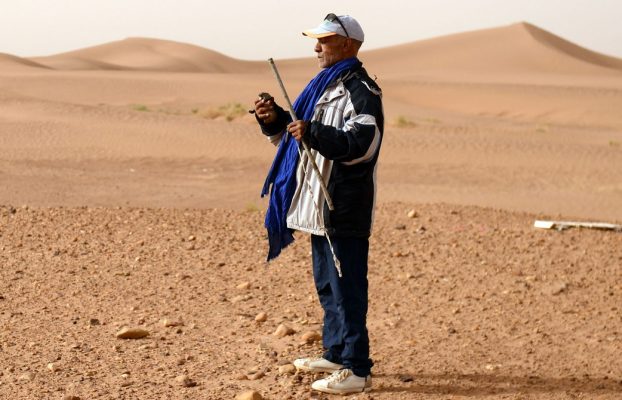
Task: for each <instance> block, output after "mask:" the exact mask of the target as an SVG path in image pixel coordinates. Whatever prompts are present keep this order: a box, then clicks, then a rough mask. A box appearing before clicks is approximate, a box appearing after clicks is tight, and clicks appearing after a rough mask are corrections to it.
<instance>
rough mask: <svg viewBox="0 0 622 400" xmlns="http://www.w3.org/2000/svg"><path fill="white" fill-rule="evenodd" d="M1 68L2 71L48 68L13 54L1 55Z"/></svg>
mask: <svg viewBox="0 0 622 400" xmlns="http://www.w3.org/2000/svg"><path fill="white" fill-rule="evenodd" d="M0 68H2V70H5V71H6V70H12V69H23V68H48V67H46V66H45V65H42V64H39V63H36V62H34V61H31V60H29V59H26V58H21V57H17V56H13V55H11V54H6V53H0Z"/></svg>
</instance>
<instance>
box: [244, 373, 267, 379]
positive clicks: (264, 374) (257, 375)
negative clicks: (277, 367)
mask: <svg viewBox="0 0 622 400" xmlns="http://www.w3.org/2000/svg"><path fill="white" fill-rule="evenodd" d="M264 376H266V373H265V372H263V371H259V372H255V373H254V374H252V375H250V376H249V377H248V379H249V380H251V381H256V380H258V379H261V378H263V377H264Z"/></svg>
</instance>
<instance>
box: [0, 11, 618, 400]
mask: <svg viewBox="0 0 622 400" xmlns="http://www.w3.org/2000/svg"><path fill="white" fill-rule="evenodd" d="M302 40H305V39H302ZM309 52H310V56H311V55H312V42H309ZM269 56H270V55H266V57H269ZM361 59H362V60H363V62H364V64H365V66H366V67H367V69H368V71H369V72H370V74H371V75H372V76H376V77H377V80H378V83H379V84H380V85H381V87H382V88H383V91H384V106H385V113H386V121H387V123H386V126H385V134H384V142H383V147H382V150H381V157H380V164H379V169H378V182H379V186H378V202H377V211H376V218H375V226H374V232H373V235H372V237H371V253H370V258H371V259H370V272H369V280H370V311H369V316H368V323H369V330H370V339H371V344H372V358H373V359H374V361H375V367H374V370H373V374H374V375H373V380H374V390H373V391H372V392H370V393H365V394H360V395H353V396H351V398H358V399H435V400H436V399H474V400H475V399H478V400H479V399H514V400H518V399H521V400H527V399H602V400H604V399H611V400H614V399H620V398H622V358H621V357H620V353H621V348H622V313H621V308H622V233H621V232H617V231H602V230H589V229H568V230H564V231H558V230H539V229H535V228H534V227H533V223H534V221H535V220H536V219H559V220H578V221H590V222H608V223H613V224H620V223H622V207H621V205H622V112H621V110H622V60H621V59H617V58H614V57H608V56H605V55H602V54H598V53H594V52H592V51H590V50H588V49H584V48H581V47H578V46H576V45H574V44H572V43H569V42H567V41H565V40H564V39H562V38H559V37H557V36H555V35H553V34H551V33H549V32H547V31H545V30H543V29H540V28H538V27H536V26H533V25H531V24H528V23H519V24H515V25H511V26H505V27H500V28H495V29H487V30H481V31H475V32H466V33H461V34H456V35H450V36H445V37H440V38H435V39H430V40H426V41H420V42H414V43H407V44H403V45H399V46H395V47H388V48H383V49H376V50H368V51H364V52H363V53H362V54H361ZM277 64H278V65H279V68H280V70H281V75H282V76H283V78H284V79H285V81H286V85H287V86H288V89H289V91H290V95H291V96H292V97H294V95H295V94H297V93H298V92H299V91H300V90H301V89H302V87H304V85H305V83H306V82H307V81H308V80H309V79H310V78H311V77H312V76H313V75H314V74H315V73H316V72H317V66H316V62H315V60H313V58H312V57H309V58H305V59H291V60H277ZM261 91H269V92H271V93H273V94H274V95H275V97H276V99H277V102H281V103H283V101H282V96H280V93H279V89H278V86H277V84H276V82H275V81H274V79H273V77H272V74H271V72H270V69H269V67H268V64H267V63H266V62H264V61H241V60H235V59H232V58H229V57H227V56H225V55H223V54H219V53H217V52H214V51H211V50H208V49H204V48H200V47H197V46H193V45H189V44H184V43H176V42H170V41H166V40H157V39H148V38H130V39H126V40H123V41H119V42H113V43H108V44H103V45H100V46H95V47H91V48H87V49H81V50H76V51H73V52H69V53H63V54H58V55H53V56H46V57H32V58H20V57H16V56H13V55H9V54H0V354H1V357H0V398H2V399H74V400H75V399H83V400H86V399H128V400H130V399H131V400H134V399H149V400H151V399H233V398H236V396H238V395H239V394H241V393H243V392H246V391H255V392H256V393H258V395H259V396H261V398H264V399H306V398H312V399H327V398H331V396H326V395H320V394H318V393H313V392H311V391H310V389H309V387H310V382H311V381H312V379H313V378H314V377H312V376H308V375H304V374H298V373H296V374H294V373H293V372H292V371H291V362H292V361H293V359H295V358H297V357H299V356H301V355H309V354H311V355H313V354H320V353H321V344H320V342H318V341H316V340H315V339H316V337H315V336H314V332H318V331H321V318H322V315H321V310H320V308H319V305H318V302H317V299H316V297H315V293H314V290H313V283H312V277H311V271H310V254H309V243H308V241H309V240H308V237H306V236H305V235H302V234H301V235H298V236H297V241H296V242H295V243H294V245H292V246H291V247H290V248H288V249H287V250H286V251H284V253H283V255H282V256H281V257H280V258H278V259H277V260H275V261H273V262H271V263H266V262H265V257H266V249H267V243H266V239H265V233H264V229H263V225H262V224H263V216H264V210H265V208H266V204H267V203H266V200H265V199H261V198H260V197H259V191H260V189H261V186H262V184H263V179H264V177H265V174H266V172H267V170H268V168H269V165H270V162H271V160H272V157H273V155H274V147H272V146H271V145H270V144H269V143H268V142H267V141H266V139H265V138H264V137H263V136H262V135H261V134H260V133H259V131H258V128H257V126H256V124H255V121H254V117H253V116H251V115H249V114H248V113H247V112H246V110H247V109H248V108H249V107H250V106H251V105H252V102H253V99H254V98H255V97H256V96H257V93H259V92H261ZM280 325H284V326H286V327H287V328H289V332H287V333H289V334H287V335H276V334H275V332H276V331H277V328H279V326H280ZM123 328H132V329H134V330H135V331H136V332H137V333H141V332H142V333H143V335H146V336H145V337H142V338H140V339H120V338H117V333H118V332H119V331H120V330H122V329H123ZM281 329H283V328H282V327H281Z"/></svg>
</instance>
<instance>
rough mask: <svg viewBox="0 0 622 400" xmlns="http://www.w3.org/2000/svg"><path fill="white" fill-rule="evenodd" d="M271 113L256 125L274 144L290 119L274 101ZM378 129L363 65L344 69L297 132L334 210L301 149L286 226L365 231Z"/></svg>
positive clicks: (374, 92)
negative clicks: (274, 113)
mask: <svg viewBox="0 0 622 400" xmlns="http://www.w3.org/2000/svg"><path fill="white" fill-rule="evenodd" d="M277 114H278V117H277V120H276V121H275V122H273V123H271V124H268V125H261V127H262V131H263V133H264V134H265V135H267V136H268V137H269V139H270V141H271V142H272V143H274V144H275V145H277V144H278V143H279V141H280V139H281V136H282V135H283V134H284V129H285V127H286V125H287V123H288V122H289V121H290V118H289V114H288V113H287V112H286V111H284V110H283V109H282V108H280V107H278V106H277ZM383 130H384V115H383V109H382V92H381V90H380V88H379V87H378V85H377V84H376V83H375V82H374V81H373V80H372V79H371V78H370V77H369V76H368V75H367V72H366V71H365V69H364V68H362V67H361V68H360V69H358V70H356V71H354V72H349V73H347V74H346V75H345V76H343V77H341V78H340V79H338V80H337V81H336V82H334V83H333V84H331V85H330V86H329V87H328V88H327V89H326V91H325V92H324V94H323V95H322V96H321V97H320V100H319V101H318V102H317V105H316V107H315V111H314V114H313V118H312V119H311V121H309V124H308V126H307V130H306V132H305V134H304V136H303V137H304V140H305V141H307V143H308V144H309V147H311V149H312V150H311V154H312V155H313V157H315V161H316V163H317V165H318V167H319V169H320V171H321V173H322V176H323V177H324V180H325V181H326V186H327V187H328V192H329V194H330V196H331V198H332V200H333V204H334V210H333V211H329V209H328V206H327V205H326V202H325V200H324V195H323V194H322V190H321V188H320V183H319V179H318V176H316V173H315V172H314V171H313V168H312V167H311V161H310V160H309V159H308V158H307V156H306V154H305V153H304V152H303V153H302V158H301V159H300V160H299V162H298V167H297V170H296V192H295V194H294V198H293V200H292V204H291V206H290V208H289V212H288V213H287V226H288V227H289V228H291V229H296V230H300V231H304V232H308V233H311V234H314V235H324V233H325V232H328V234H329V235H331V236H357V237H367V236H369V235H370V233H371V226H372V221H373V214H374V203H375V194H376V164H377V161H378V153H379V150H380V144H381V142H382V135H383ZM303 166H304V168H303ZM305 171H306V174H309V177H305ZM315 204H317V205H318V206H319V207H316V206H315Z"/></svg>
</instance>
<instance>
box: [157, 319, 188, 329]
mask: <svg viewBox="0 0 622 400" xmlns="http://www.w3.org/2000/svg"><path fill="white" fill-rule="evenodd" d="M162 325H164V326H165V327H166V328H171V327H174V326H184V323H183V322H182V321H176V320H171V319H166V318H165V319H163V320H162Z"/></svg>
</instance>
